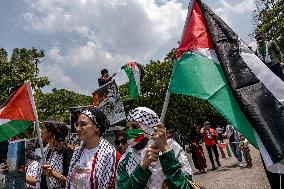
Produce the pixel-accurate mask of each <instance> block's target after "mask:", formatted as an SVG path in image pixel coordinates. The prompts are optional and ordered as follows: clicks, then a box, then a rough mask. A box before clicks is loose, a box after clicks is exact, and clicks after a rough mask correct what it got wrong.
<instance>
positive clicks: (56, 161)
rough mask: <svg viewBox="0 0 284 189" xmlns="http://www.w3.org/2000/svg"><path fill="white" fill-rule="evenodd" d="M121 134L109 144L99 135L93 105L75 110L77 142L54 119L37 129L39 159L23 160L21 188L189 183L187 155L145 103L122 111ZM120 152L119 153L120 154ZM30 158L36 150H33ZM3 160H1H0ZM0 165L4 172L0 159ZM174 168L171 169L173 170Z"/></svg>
mask: <svg viewBox="0 0 284 189" xmlns="http://www.w3.org/2000/svg"><path fill="white" fill-rule="evenodd" d="M126 121H127V122H126V128H127V130H126V132H125V135H124V134H121V135H119V136H118V137H117V140H116V141H115V145H116V147H117V148H115V146H113V145H112V144H111V143H110V142H109V141H107V140H106V139H104V137H103V136H104V134H105V132H106V130H107V129H108V128H109V126H110V123H109V121H108V119H107V117H106V115H105V114H104V113H103V112H102V111H101V110H100V109H99V108H96V107H90V108H87V109H84V110H82V111H81V113H80V114H79V115H78V119H77V122H76V123H75V128H76V131H77V135H78V138H79V139H80V141H81V144H80V146H78V147H77V148H75V149H72V148H70V147H68V145H67V142H66V141H67V140H66V138H67V135H68V128H67V126H66V124H65V123H63V122H58V121H54V120H47V121H44V122H43V125H42V128H41V137H42V141H43V142H44V143H45V144H46V146H45V148H44V156H45V160H46V161H43V160H42V158H35V159H32V160H30V161H29V163H27V165H26V181H25V182H26V186H25V187H26V188H29V189H32V188H36V189H39V188H40V189H45V188H51V189H55V188H56V189H58V188H66V189H77V188H78V189H79V188H85V189H95V188H101V189H105V188H135V189H136V188H184V189H187V188H193V186H197V187H198V185H197V184H196V183H195V182H194V180H193V175H192V170H191V167H190V165H189V162H188V158H187V154H186V152H185V151H184V150H183V148H182V147H181V146H180V145H179V144H178V143H177V142H176V141H175V140H173V139H171V138H169V135H168V133H167V130H166V128H165V127H164V125H163V124H162V123H160V120H159V117H158V116H157V114H156V113H155V112H154V111H153V110H151V109H149V108H146V107H138V108H135V109H133V110H131V111H130V112H129V113H128V116H127V120H126ZM121 155H122V156H121ZM34 156H35V157H36V155H34ZM3 162H4V160H3ZM1 170H2V172H3V173H4V174H7V173H8V172H9V164H7V163H6V162H4V163H3V164H2V167H1ZM173 173H174V174H173Z"/></svg>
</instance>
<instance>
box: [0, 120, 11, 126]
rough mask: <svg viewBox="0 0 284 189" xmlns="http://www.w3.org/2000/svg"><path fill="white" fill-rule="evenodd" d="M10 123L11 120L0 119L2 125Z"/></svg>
mask: <svg viewBox="0 0 284 189" xmlns="http://www.w3.org/2000/svg"><path fill="white" fill-rule="evenodd" d="M9 121H11V120H9V119H0V125H3V124H6V123H8V122H9Z"/></svg>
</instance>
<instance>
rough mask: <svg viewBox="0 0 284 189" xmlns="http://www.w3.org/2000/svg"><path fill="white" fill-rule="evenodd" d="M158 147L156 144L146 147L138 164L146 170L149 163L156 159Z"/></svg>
mask: <svg viewBox="0 0 284 189" xmlns="http://www.w3.org/2000/svg"><path fill="white" fill-rule="evenodd" d="M159 152H160V149H159V148H158V147H157V145H156V144H151V145H150V146H149V147H148V148H147V149H146V153H145V156H144V158H143V159H142V161H141V163H140V165H141V167H142V168H143V169H144V170H146V169H148V167H149V166H150V165H151V163H152V162H156V161H158V158H159Z"/></svg>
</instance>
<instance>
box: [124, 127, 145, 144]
mask: <svg viewBox="0 0 284 189" xmlns="http://www.w3.org/2000/svg"><path fill="white" fill-rule="evenodd" d="M144 138H146V136H145V134H144V131H143V130H140V129H129V130H128V131H127V143H128V144H129V145H130V146H135V145H136V144H137V143H139V142H140V141H141V140H143V139H144Z"/></svg>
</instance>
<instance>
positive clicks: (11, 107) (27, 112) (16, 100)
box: [0, 83, 35, 142]
mask: <svg viewBox="0 0 284 189" xmlns="http://www.w3.org/2000/svg"><path fill="white" fill-rule="evenodd" d="M34 120H35V116H34V112H33V108H32V104H31V101H30V96H29V92H28V86H27V84H26V83H24V84H23V85H22V86H21V87H20V88H19V89H18V90H17V91H15V92H14V93H13V94H12V95H11V96H10V97H9V98H8V99H7V100H6V101H5V102H4V103H3V104H2V105H1V107H0V142H2V141H5V140H7V139H8V138H11V137H14V136H16V135H18V134H20V133H21V132H23V131H25V130H26V129H27V128H29V127H30V126H31V124H32V122H33V121H34Z"/></svg>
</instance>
